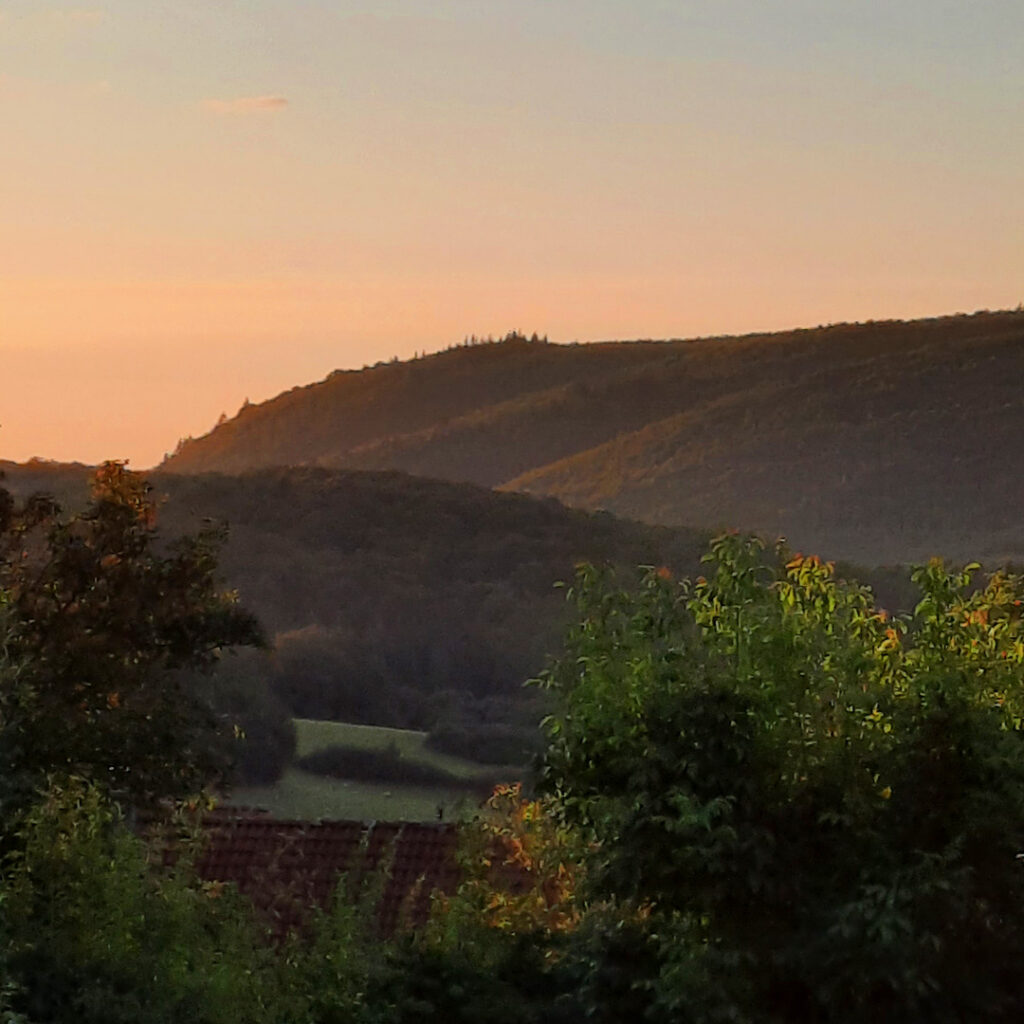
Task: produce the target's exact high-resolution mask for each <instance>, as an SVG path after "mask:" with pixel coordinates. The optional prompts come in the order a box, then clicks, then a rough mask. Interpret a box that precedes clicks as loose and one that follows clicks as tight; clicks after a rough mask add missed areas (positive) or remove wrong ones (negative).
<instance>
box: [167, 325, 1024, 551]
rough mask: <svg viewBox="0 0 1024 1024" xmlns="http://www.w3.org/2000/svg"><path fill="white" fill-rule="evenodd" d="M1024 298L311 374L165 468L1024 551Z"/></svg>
mask: <svg viewBox="0 0 1024 1024" xmlns="http://www.w3.org/2000/svg"><path fill="white" fill-rule="evenodd" d="M1022 380H1024V313H1021V312H1002V313H987V312H986V313H978V314H974V315H971V316H965V315H958V316H950V317H940V318H934V319H928V320H917V321H909V322H902V321H886V322H877V323H875V322H868V323H863V324H839V325H834V326H830V327H821V328H816V329H808V330H798V331H789V332H780V333H774V334H759V335H748V336H744V337H733V338H708V339H696V340H690V341H681V340H673V341H666V342H652V341H637V342H606V343H600V344H593V345H555V344H543V343H536V342H529V341H527V340H526V339H524V338H521V337H518V336H516V337H513V338H511V339H509V340H505V341H503V342H501V343H496V344H491V345H481V346H475V347H466V348H463V347H459V348H455V349H452V350H449V351H447V352H442V353H438V354H436V355H433V356H429V357H425V358H420V359H416V360H413V361H411V362H406V363H390V364H382V365H378V366H376V367H371V368H367V369H365V370H362V371H349V372H343V373H334V374H332V375H331V376H330V377H328V378H327V379H326V380H325V381H322V382H320V383H318V384H313V385H309V386H308V387H304V388H297V389H293V390H292V391H289V392H287V393H286V394H284V395H281V396H279V397H278V398H275V399H272V400H271V401H269V402H265V403H263V404H261V405H254V406H249V407H247V408H245V409H243V410H242V411H241V412H240V413H239V415H238V416H237V417H235V418H234V419H231V420H228V421H226V422H225V423H223V424H221V425H220V426H218V427H216V428H215V429H214V430H212V431H211V432H210V433H209V434H207V435H206V436H205V437H202V438H198V439H195V440H188V441H186V442H184V443H183V444H182V445H181V446H180V448H179V451H178V452H177V453H176V454H175V455H174V456H172V457H171V458H170V459H169V460H168V461H167V462H166V464H165V468H166V469H170V470H174V471H175V472H195V471H209V470H215V471H220V472H238V471H240V470H243V469H248V468H254V467H261V466H270V465H277V464H316V465H323V466H332V467H347V468H359V469H373V470H402V471H405V472H410V473H415V474H418V475H423V476H430V477H435V478H439V479H447V480H454V481H467V482H473V483H476V484H480V485H482V486H486V487H494V488H501V489H504V490H510V491H527V492H530V493H533V494H536V495H544V496H554V497H557V498H559V499H560V500H562V501H563V502H565V503H566V504H569V505H574V506H579V507H583V508H590V509H607V510H609V511H612V512H615V513H618V514H621V515H623V516H628V517H631V518H634V519H638V520H643V521H647V522H651V523H658V524H663V525H674V526H679V525H691V526H699V527H702V528H715V527H738V528H743V529H751V530H757V531H759V532H762V533H765V534H767V535H769V536H773V535H778V534H781V535H785V536H787V537H788V538H789V539H790V541H791V543H793V544H794V545H795V546H796V547H799V548H803V549H805V550H815V551H819V552H821V553H822V554H825V555H827V556H829V557H838V558H845V559H852V560H855V561H858V562H861V563H865V564H880V563H889V562H897V561H909V560H921V559H924V558H927V557H929V556H930V555H932V554H942V555H945V556H947V557H952V558H968V557H975V556H977V557H982V558H984V559H986V560H987V561H991V562H1000V561H1007V560H1018V561H1019V560H1022V559H1024V519H1022V517H1021V516H1020V514H1019V511H1018V510H1019V508H1020V507H1021V505H1022V502H1024V464H1022V463H1024V455H1021V454H1019V453H1020V445H1019V436H1020V432H1021V429H1022V427H1024V389H1022V388H1021V387H1020V382H1021V381H1022Z"/></svg>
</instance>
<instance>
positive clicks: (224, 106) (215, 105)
mask: <svg viewBox="0 0 1024 1024" xmlns="http://www.w3.org/2000/svg"><path fill="white" fill-rule="evenodd" d="M200 105H201V106H202V108H203V110H206V111H209V113H211V114H261V113H276V112H277V111H280V110H284V108H285V107H287V106H288V100H287V99H286V98H285V97H284V96H236V97H235V98H234V99H230V100H213V99H211V100H203V102H202V103H201V104H200Z"/></svg>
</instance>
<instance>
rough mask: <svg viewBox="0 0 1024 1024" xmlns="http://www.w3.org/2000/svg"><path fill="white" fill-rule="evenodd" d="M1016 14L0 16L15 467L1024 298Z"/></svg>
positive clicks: (1020, 16)
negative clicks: (570, 363)
mask: <svg viewBox="0 0 1024 1024" xmlns="http://www.w3.org/2000/svg"><path fill="white" fill-rule="evenodd" d="M1022 39H1024V5H1021V4H1019V3H1009V2H1006V3H1003V2H993V3H982V4H973V5H968V4H950V3H935V2H925V0H906V2H901V3H898V4H892V3H890V2H887V0H886V2H882V0H865V2H862V3H857V4H850V3H838V2H829V0H826V2H820V0H819V2H810V0H778V2H773V3H764V2H763V0H761V2H756V0H714V2H711V0H703V2H693V3H683V2H679V3H676V2H667V0H636V2H630V3H625V2H622V0H586V2H584V0H555V2H551V0H489V2H488V3H486V4H474V3H469V2H466V0H431V2H430V3H427V2H425V0H420V2H412V0H375V2H362V3H360V2H355V0H330V2H328V0H309V2H304V3H301V4H295V3H288V2H285V0H255V2H251V3H245V4H223V3H210V2H209V0H175V2H174V3H171V4H167V3H157V2H151V0H99V2H97V3H96V4H92V3H90V4H85V5H78V6H76V5H73V4H67V3H50V2H44V0H0V132H2V137H3V139H4V140H5V142H4V147H3V158H2V160H0V458H12V459H25V458H28V457H30V456H32V455H40V456H45V457H49V458H55V459H62V460H64V459H68V460H70V459H79V460H82V461H90V462H93V461H98V460H100V459H103V458H130V459H131V462H132V465H133V466H136V467H137V468H143V467H147V466H150V465H152V464H154V463H156V462H157V461H159V460H160V458H161V457H162V455H163V453H164V452H165V451H169V450H171V449H173V447H174V445H175V443H176V441H177V440H178V438H179V436H181V435H184V434H200V433H203V432H205V431H206V430H208V429H209V428H210V427H211V426H212V425H213V424H214V422H215V421H216V419H217V417H218V416H219V414H220V413H221V412H226V413H227V414H228V415H232V414H233V413H234V412H235V411H236V410H237V408H238V406H239V405H241V403H242V402H243V400H245V399H246V398H248V399H250V400H252V401H259V400H261V399H264V398H267V397H269V396H271V395H273V394H276V393H278V392H280V391H282V390H285V389H287V388H289V387H291V386H293V385H296V384H301V383H306V382H309V381H312V380H316V379H320V378H323V377H324V376H326V375H327V374H328V373H329V372H330V371H331V370H333V369H335V368H337V367H360V366H362V365H364V364H367V363H374V362H376V361H378V360H380V359H389V358H391V357H392V356H393V355H398V356H400V357H406V356H410V355H412V354H413V353H414V352H416V351H423V350H427V351H432V350H436V349H439V348H444V347H445V346H446V345H448V344H450V343H452V342H456V341H459V340H461V339H462V337H463V336H464V335H466V334H469V333H477V334H487V333H494V334H501V333H504V332H505V331H506V330H509V329H512V328H517V329H521V330H524V331H527V332H530V331H534V330H536V331H539V332H542V333H547V334H548V335H549V336H550V337H551V339H552V340H553V341H572V340H580V341H585V340H598V339H608V338H637V337H688V336H695V335H707V334H722V333H738V332H746V331H752V330H769V329H782V328H786V327H792V326H801V325H809V326H814V325H817V324H819V323H827V322H834V321H840V320H865V319H869V318H874V319H880V318H887V317H914V316H927V315H932V314H941V313H949V312H956V311H961V310H962V311H973V310H975V309H979V308H992V309H996V308H1007V307H1012V306H1016V305H1017V303H1018V302H1020V301H1021V300H1024V241H1022V240H1024V190H1022V189H1021V187H1020V185H1021V171H1020V168H1021V167H1022V166H1024V64H1022V62H1021V61H1020V43H1021V40H1022Z"/></svg>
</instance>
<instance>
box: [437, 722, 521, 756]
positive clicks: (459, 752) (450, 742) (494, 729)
mask: <svg viewBox="0 0 1024 1024" xmlns="http://www.w3.org/2000/svg"><path fill="white" fill-rule="evenodd" d="M427 746H428V747H429V748H430V749H431V750H436V751H437V752H438V753H441V754H450V755H452V756H453V757H463V758H465V759H466V760H468V761H477V762H479V763H480V764H493V765H521V764H526V763H527V762H528V761H530V760H532V759H533V758H534V757H535V756H536V755H537V754H538V753H539V752H540V748H541V734H540V732H539V730H537V729H536V728H531V727H529V726H519V725H503V724H501V723H497V722H474V721H471V720H469V719H466V718H460V717H453V718H443V719H441V720H440V721H438V722H437V723H436V724H435V725H434V727H433V728H432V729H431V730H430V734H429V735H428V736H427Z"/></svg>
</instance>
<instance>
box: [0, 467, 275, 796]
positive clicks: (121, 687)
mask: <svg viewBox="0 0 1024 1024" xmlns="http://www.w3.org/2000/svg"><path fill="white" fill-rule="evenodd" d="M155 523H156V507H155V503H154V501H153V499H152V496H151V493H150V488H149V485H148V484H147V483H146V482H145V480H143V478H142V477H140V476H138V475H137V474H134V473H131V472H129V471H128V470H127V469H126V468H125V466H124V465H123V464H121V463H116V462H111V463H106V464H105V465H104V466H103V467H102V468H101V469H99V470H98V471H97V473H96V475H95V478H94V481H93V497H92V502H91V503H90V504H89V506H88V507H87V508H86V509H85V510H84V511H83V512H81V513H79V514H77V515H74V516H71V517H70V518H66V517H64V516H63V515H62V513H61V510H60V509H59V507H58V506H57V505H56V503H55V502H54V501H52V500H51V499H49V498H46V497H41V496H36V497H32V498H29V499H28V500H27V501H26V502H25V503H24V504H23V505H22V506H21V507H18V506H16V504H15V502H14V501H13V499H12V498H11V496H10V494H9V493H8V492H7V491H5V490H2V489H0V593H3V594H4V595H5V603H6V614H7V618H8V628H9V633H10V635H9V638H8V640H7V644H6V655H5V656H6V658H7V659H8V660H9V661H10V662H11V663H12V664H13V665H15V666H17V672H16V673H15V674H12V673H10V672H9V673H8V677H9V678H6V679H4V681H3V685H2V687H0V751H2V755H0V757H2V760H0V786H2V789H0V800H6V801H8V802H9V801H14V802H15V803H17V802H18V801H20V800H23V799H25V798H26V797H27V795H28V794H29V793H30V792H31V791H32V790H33V789H34V788H35V787H36V786H37V785H39V784H40V782H41V781H42V780H43V779H44V778H45V777H46V776H47V775H48V774H51V773H62V774H74V775H77V776H81V777H85V778H88V779H92V780H94V781H95V782H97V783H98V784H100V785H101V786H103V787H104V788H105V789H106V790H107V791H108V792H111V793H112V794H115V795H116V796H118V797H122V798H124V799H126V800H129V801H131V802H148V801H152V800H155V799H158V798H160V797H164V796H180V795H184V794H187V793H190V792H194V791H196V790H197V789H198V788H200V787H201V786H203V785H204V784H206V783H209V782H212V781H214V780H216V779H217V778H218V777H219V776H220V774H221V773H222V772H223V771H224V770H225V768H226V767H227V759H228V756H229V755H228V751H227V748H226V747H225V746H224V745H222V744H218V735H219V733H220V725H219V723H218V720H217V718H216V716H215V715H214V714H213V712H212V711H211V709H210V707H209V705H208V704H207V703H206V702H205V701H204V700H203V699H202V698H201V697H200V695H199V694H198V693H197V692H196V690H195V689H194V687H191V686H189V685H187V682H186V677H187V675H188V673H189V672H194V671H195V670H197V669H203V668H209V667H211V666H212V665H213V664H214V663H215V662H216V661H217V659H218V658H219V656H220V655H221V652H222V651H224V650H225V649H226V648H229V647H232V646H235V645H259V644H262V643H263V636H262V632H261V630H260V627H259V625H258V623H257V622H256V620H255V618H254V617H253V616H252V615H250V614H249V613H248V612H246V611H244V610H243V609H242V608H240V607H239V605H238V603H237V601H236V598H235V595H233V594H232V593H229V592H225V591H222V590H221V589H219V587H218V585H217V581H216V568H217V563H216V552H217V548H218V546H219V545H220V543H221V541H222V540H223V531H222V529H220V528H218V527H213V526H210V527H207V528H206V529H204V530H202V531H200V532H199V533H198V534H196V535H194V536H188V537H183V538H181V539H179V540H176V541H174V542H172V543H170V544H164V543H162V542H161V541H160V539H159V537H158V534H157V531H156V525H155ZM15 679H16V685H15V682H14V680H15Z"/></svg>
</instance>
